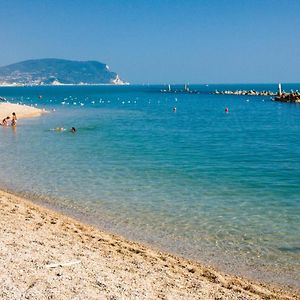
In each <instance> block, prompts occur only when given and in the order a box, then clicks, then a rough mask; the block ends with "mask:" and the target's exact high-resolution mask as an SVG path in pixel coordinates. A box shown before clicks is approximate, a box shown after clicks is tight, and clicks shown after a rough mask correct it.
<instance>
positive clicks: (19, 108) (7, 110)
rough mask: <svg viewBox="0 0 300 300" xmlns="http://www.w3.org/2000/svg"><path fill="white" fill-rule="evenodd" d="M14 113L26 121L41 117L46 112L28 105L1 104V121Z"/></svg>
mask: <svg viewBox="0 0 300 300" xmlns="http://www.w3.org/2000/svg"><path fill="white" fill-rule="evenodd" d="M12 112H15V113H16V115H17V117H18V119H25V118H33V117H39V116H41V115H42V114H43V113H45V110H42V109H39V108H36V107H31V106H28V105H20V104H15V103H7V102H4V103H0V120H2V119H4V118H5V117H7V116H11V114H12Z"/></svg>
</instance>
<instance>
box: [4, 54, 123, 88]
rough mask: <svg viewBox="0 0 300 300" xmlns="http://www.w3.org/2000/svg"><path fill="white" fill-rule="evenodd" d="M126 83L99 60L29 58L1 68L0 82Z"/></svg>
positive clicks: (20, 83)
mask: <svg viewBox="0 0 300 300" xmlns="http://www.w3.org/2000/svg"><path fill="white" fill-rule="evenodd" d="M60 84H126V82H124V81H123V80H121V79H120V78H119V76H118V74H117V73H115V72H111V71H110V70H109V67H108V66H107V65H106V64H104V63H101V62H98V61H72V60H65V59H55V58H45V59H32V60H26V61H22V62H19V63H15V64H11V65H7V66H4V67H0V85H60Z"/></svg>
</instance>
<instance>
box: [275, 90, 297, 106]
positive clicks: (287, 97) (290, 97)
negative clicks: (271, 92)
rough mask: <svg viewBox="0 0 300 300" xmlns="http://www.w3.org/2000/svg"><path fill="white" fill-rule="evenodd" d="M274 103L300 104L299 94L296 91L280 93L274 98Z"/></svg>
mask: <svg viewBox="0 0 300 300" xmlns="http://www.w3.org/2000/svg"><path fill="white" fill-rule="evenodd" d="M274 100H275V101H280V102H287V103H300V93H299V92H298V91H296V92H293V91H291V92H290V93H282V94H281V95H278V96H276V97H275V98H274Z"/></svg>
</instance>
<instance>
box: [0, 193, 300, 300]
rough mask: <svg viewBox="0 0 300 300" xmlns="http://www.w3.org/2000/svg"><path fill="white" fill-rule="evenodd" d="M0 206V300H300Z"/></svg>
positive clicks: (47, 215) (73, 224)
mask: <svg viewBox="0 0 300 300" xmlns="http://www.w3.org/2000/svg"><path fill="white" fill-rule="evenodd" d="M0 205H1V211H0V214H1V218H0V220H1V221H0V224H1V232H2V237H3V239H2V240H1V242H0V253H1V254H2V255H0V260H1V267H0V268H2V270H1V276H0V281H1V282H2V284H1V285H2V286H3V287H4V288H3V289H2V291H0V295H1V296H2V298H1V299H12V298H9V297H11V295H12V294H14V295H16V296H17V295H31V296H32V298H30V299H44V298H41V295H40V296H38V293H41V292H42V295H43V297H45V299H46V295H48V296H50V295H52V296H53V295H54V294H55V293H59V296H58V294H56V295H55V296H54V298H55V299H71V297H75V295H77V296H79V295H80V296H81V297H85V298H84V299H99V296H103V297H104V299H106V298H105V297H107V298H108V299H110V298H109V297H115V298H114V299H165V298H170V297H174V298H175V299H300V293H299V291H294V290H288V289H284V288H282V287H277V286H273V285H268V284H264V283H257V282H255V281H252V280H248V279H244V278H241V277H238V276H232V275H228V274H224V273H222V272H219V271H216V270H215V269H213V268H211V267H204V266H203V265H202V264H200V263H199V262H196V261H193V260H190V259H186V258H183V257H179V256H176V255H173V254H169V253H166V252H162V251H159V250H156V249H153V248H152V247H151V246H145V245H143V244H142V243H139V242H133V241H129V240H127V239H125V238H123V237H121V236H118V235H114V234H110V233H107V232H105V231H102V230H100V229H98V228H95V227H93V226H91V225H87V224H84V223H82V222H81V221H78V220H76V219H74V218H72V217H68V216H66V215H64V214H62V213H61V212H56V211H54V210H52V209H49V208H46V207H44V206H42V205H40V204H39V205H37V204H35V203H33V202H32V201H30V200H28V199H24V198H23V197H19V196H16V195H14V194H12V193H8V192H5V191H2V190H0ZM33 254H34V255H33ZM16 266H18V267H17V268H16ZM1 293H2V294H1ZM3 295H8V298H5V296H3ZM16 299H18V298H17V297H16Z"/></svg>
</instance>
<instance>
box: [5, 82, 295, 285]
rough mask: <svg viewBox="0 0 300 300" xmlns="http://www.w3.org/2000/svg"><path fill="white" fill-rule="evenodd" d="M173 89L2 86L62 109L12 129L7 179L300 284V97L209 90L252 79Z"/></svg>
mask: <svg viewBox="0 0 300 300" xmlns="http://www.w3.org/2000/svg"><path fill="white" fill-rule="evenodd" d="M161 88H162V87H161V86H125V87H110V86H98V87H97V86H93V87H27V88H25V87H24V88H1V89H0V95H1V96H4V97H6V98H8V99H9V100H10V101H11V102H15V103H17V102H22V103H25V104H32V105H35V104H36V105H37V106H38V107H46V108H47V109H48V110H50V111H51V110H53V109H54V110H55V111H52V112H51V113H49V114H47V115H44V116H43V117H41V118H35V119H28V120H19V123H18V128H17V130H16V131H15V132H14V131H12V130H11V128H0V162H1V168H0V184H1V186H2V187H4V188H9V189H13V190H15V191H17V192H20V193H22V194H25V195H27V196H30V197H32V198H39V199H42V200H43V201H45V202H46V203H48V204H49V205H50V206H55V207H59V208H61V209H63V210H65V211H68V212H71V213H73V214H76V215H77V216H79V217H81V218H82V219H84V220H86V221H88V222H90V223H93V224H98V225H100V226H101V227H104V228H106V229H109V230H111V231H113V232H117V233H121V234H123V235H125V236H127V237H129V238H134V239H138V240H141V241H144V242H149V243H151V244H154V245H157V246H159V247H161V248H163V249H167V250H169V251H173V252H176V253H179V254H183V255H186V256H189V257H192V258H196V259H199V260H201V261H204V262H207V263H211V264H214V265H217V266H220V267H221V268H223V269H224V270H226V271H229V272H234V273H238V274H244V275H247V276H253V277H255V278H257V279H263V280H266V281H271V282H278V283H289V284H292V285H297V284H299V282H300V275H299V274H300V251H299V249H300V232H299V228H300V218H299V213H300V203H299V196H300V118H299V117H300V105H293V104H284V103H277V102H273V101H271V100H270V97H253V96H252V97H250V96H248V97H247V96H222V95H210V94H207V93H206V92H207V91H209V90H214V89H216V88H218V89H237V88H244V86H194V87H193V88H195V89H198V90H201V91H203V93H201V94H195V95H193V94H163V93H160V92H159V90H160V89H161ZM246 88H247V89H252V88H255V89H261V90H263V89H274V90H275V89H276V87H275V86H267V85H256V86H255V85H254V86H253V85H249V86H246ZM286 88H287V89H289V88H297V86H288V87H286ZM204 92H205V93H204ZM38 95H42V96H43V97H42V99H39V98H38ZM174 106H176V108H177V111H176V113H174V112H172V108H173V107H174ZM225 107H228V108H229V113H225V112H224V108H225ZM72 126H75V127H76V128H77V129H78V131H77V133H76V134H72V133H69V132H67V131H66V132H55V131H51V130H50V129H53V128H56V127H65V128H70V127H72Z"/></svg>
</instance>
